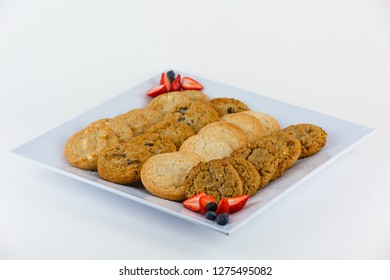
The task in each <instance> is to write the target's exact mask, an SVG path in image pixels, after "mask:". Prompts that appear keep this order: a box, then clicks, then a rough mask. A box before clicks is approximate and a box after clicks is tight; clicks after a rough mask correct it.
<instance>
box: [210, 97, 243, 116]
mask: <svg viewBox="0 0 390 280" xmlns="http://www.w3.org/2000/svg"><path fill="white" fill-rule="evenodd" d="M210 105H211V106H212V107H213V108H214V109H215V111H217V113H218V115H219V116H220V117H222V116H224V115H228V114H234V113H239V112H243V111H247V110H249V107H248V106H247V105H246V104H245V103H244V102H242V101H240V100H238V99H235V98H228V97H218V98H213V99H211V100H210Z"/></svg>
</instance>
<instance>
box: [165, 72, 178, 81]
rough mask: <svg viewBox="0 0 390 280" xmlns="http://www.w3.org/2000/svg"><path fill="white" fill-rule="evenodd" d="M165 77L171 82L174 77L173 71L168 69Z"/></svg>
mask: <svg viewBox="0 0 390 280" xmlns="http://www.w3.org/2000/svg"><path fill="white" fill-rule="evenodd" d="M167 77H168V79H169V81H170V82H171V83H172V82H173V81H174V80H175V77H176V75H175V72H174V71H173V70H170V71H168V72H167Z"/></svg>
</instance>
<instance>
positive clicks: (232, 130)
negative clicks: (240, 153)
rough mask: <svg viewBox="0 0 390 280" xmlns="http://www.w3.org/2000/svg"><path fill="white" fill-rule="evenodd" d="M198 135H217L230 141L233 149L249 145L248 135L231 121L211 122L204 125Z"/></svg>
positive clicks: (227, 141)
mask: <svg viewBox="0 0 390 280" xmlns="http://www.w3.org/2000/svg"><path fill="white" fill-rule="evenodd" d="M198 135H209V136H213V137H217V138H219V139H221V140H222V141H225V142H226V143H228V144H229V146H230V147H231V148H232V149H233V150H236V149H239V148H242V147H245V146H246V145H248V137H247V136H246V134H245V132H244V131H243V130H242V129H241V128H240V127H238V126H237V125H235V124H233V123H230V122H224V121H217V122H213V123H210V124H208V125H206V126H204V127H202V129H201V130H199V132H198Z"/></svg>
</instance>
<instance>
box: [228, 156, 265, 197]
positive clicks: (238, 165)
mask: <svg viewBox="0 0 390 280" xmlns="http://www.w3.org/2000/svg"><path fill="white" fill-rule="evenodd" d="M225 160H227V161H228V162H229V163H230V164H231V165H233V167H234V168H235V169H236V171H237V173H238V175H239V176H240V178H241V181H242V188H243V194H248V195H250V196H252V195H254V194H255V193H256V191H257V190H258V189H259V186H260V182H261V178H260V174H259V172H258V171H257V169H256V167H255V166H254V165H253V164H252V163H250V162H249V161H248V160H246V159H244V158H239V157H229V158H225Z"/></svg>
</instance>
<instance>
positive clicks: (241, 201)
mask: <svg viewBox="0 0 390 280" xmlns="http://www.w3.org/2000/svg"><path fill="white" fill-rule="evenodd" d="M248 199H249V195H247V194H245V195H240V196H236V197H231V198H228V202H229V213H235V212H238V211H240V210H241V209H242V208H244V206H245V204H246V202H247V201H248Z"/></svg>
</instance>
